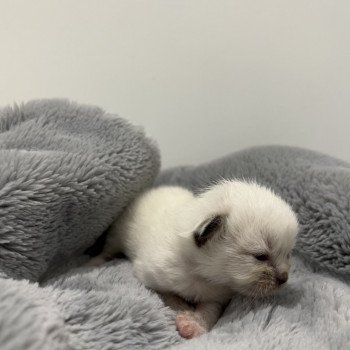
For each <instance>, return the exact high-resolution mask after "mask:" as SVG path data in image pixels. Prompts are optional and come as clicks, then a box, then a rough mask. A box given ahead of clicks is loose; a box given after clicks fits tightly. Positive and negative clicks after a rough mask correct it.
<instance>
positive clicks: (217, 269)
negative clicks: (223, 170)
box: [193, 182, 298, 297]
mask: <svg viewBox="0 0 350 350" xmlns="http://www.w3.org/2000/svg"><path fill="white" fill-rule="evenodd" d="M220 186H222V187H221V188H220ZM211 191H214V192H215V191H216V192H217V193H214V194H215V195H216V196H210V192H211ZM211 191H209V192H208V193H209V196H208V198H206V194H204V195H202V197H201V198H200V200H204V199H205V198H206V199H207V200H208V201H214V202H216V201H217V200H220V202H217V203H220V204H219V205H218V208H217V209H218V210H215V205H213V207H212V208H211V211H212V212H213V213H216V214H215V215H211V216H210V215H209V218H208V219H206V220H204V221H203V223H202V224H201V225H199V227H198V228H197V230H196V231H195V233H194V236H193V239H194V242H195V245H196V249H197V252H196V257H197V258H196V261H197V264H196V271H197V272H198V274H199V275H201V276H202V277H204V278H206V279H207V280H209V281H212V282H213V283H214V284H218V285H223V286H225V287H228V288H230V289H231V290H232V291H233V292H238V293H241V294H244V295H249V296H253V297H258V296H266V295H269V294H271V293H273V292H274V291H275V290H277V289H279V288H280V287H281V286H283V285H284V284H285V283H286V282H287V280H288V272H289V268H290V255H291V251H292V249H293V247H294V244H295V237H296V234H297V230H298V223H297V219H296V216H295V214H294V212H293V211H292V210H291V208H290V207H289V205H288V204H287V203H285V202H284V201H283V200H282V199H281V198H279V197H278V196H276V195H275V194H273V193H272V192H271V191H269V190H267V189H266V188H264V187H260V186H258V185H256V184H246V183H236V182H234V183H230V182H228V183H225V185H224V186H223V185H218V186H216V188H214V189H213V190H211ZM214 202H212V204H213V203H214ZM208 208H209V207H208ZM202 210H204V212H205V208H203V207H202ZM220 213H221V214H220Z"/></svg>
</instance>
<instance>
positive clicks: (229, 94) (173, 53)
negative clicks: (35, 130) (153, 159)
mask: <svg viewBox="0 0 350 350" xmlns="http://www.w3.org/2000/svg"><path fill="white" fill-rule="evenodd" d="M40 97H69V98H71V99H73V100H76V101H79V102H83V103H90V104H98V105H101V106H102V107H104V108H105V109H106V110H107V111H109V112H116V113H119V114H120V115H121V116H123V117H125V118H127V119H129V120H131V121H132V122H134V123H136V124H142V125H144V126H145V128H146V130H147V132H148V133H149V134H150V135H152V136H153V137H154V138H156V139H157V140H158V142H159V145H160V147H161V150H162V154H163V165H164V166H170V165H176V164H182V163H198V162H202V161H205V160H209V159H212V158H215V157H217V156H221V155H224V154H226V153H229V152H231V151H234V150H238V149H240V148H243V147H247V146H251V145H259V144H290V145H298V146H303V147H309V148H312V149H316V150H320V151H324V152H327V153H330V154H333V155H336V156H338V157H341V158H344V159H347V160H349V161H350V152H349V151H350V137H349V131H350V2H349V1H348V0H336V1H335V0H328V1H325V0H308V1H305V0H293V1H291V0H289V1H283V0H264V1H261V0H256V1H252V0H236V1H235V0H231V1H225V0H220V1H216V0H211V1H207V0H123V1H122V0H103V1H101V0H100V1H98V0H57V1H56V0H55V1H52V0H41V1H37V0H31V1H28V0H22V1H17V0H7V1H4V0H0V105H6V104H9V103H13V102H15V101H16V102H21V101H27V100H29V99H32V98H40Z"/></svg>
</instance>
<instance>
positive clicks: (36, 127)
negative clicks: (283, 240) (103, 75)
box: [0, 100, 350, 350]
mask: <svg viewBox="0 0 350 350" xmlns="http://www.w3.org/2000/svg"><path fill="white" fill-rule="evenodd" d="M0 159H1V161H2V172H1V174H0V220H1V225H0V271H1V272H0V273H1V275H2V278H0V348H1V349H2V350H10V349H11V350H15V349H16V350H17V349H19V350H21V349H28V350H31V349H33V350H34V349H50V350H55V349H145V348H149V349H164V348H169V347H173V348H174V349H259V350H261V349H303V348H308V349H318V350H320V349H349V348H350V347H349V344H350V260H349V256H350V234H349V232H350V231H349V220H350V203H349V202H350V166H349V164H347V163H345V162H342V161H339V160H336V159H333V158H331V157H328V156H324V155H320V154H318V153H315V152H311V151H306V150H301V149H295V148H288V147H261V148H255V149H250V150H246V151H242V152H238V153H235V154H232V155H231V156H228V157H226V158H223V159H220V160H217V161H214V162H211V163H208V164H205V165H202V166H198V167H182V168H177V169H171V170H168V171H165V172H163V173H162V174H161V175H160V176H159V177H158V178H157V180H156V185H161V184H180V185H184V186H186V187H189V188H191V189H193V190H195V191H197V190H200V189H201V188H202V187H203V186H206V185H208V184H210V183H212V182H213V181H216V180H218V179H219V178H222V177H224V178H233V177H234V178H246V179H252V178H253V179H256V180H257V181H258V182H260V183H263V184H266V185H268V186H270V187H272V188H273V189H274V190H275V191H276V192H278V193H280V194H281V195H282V196H283V197H284V198H285V199H286V200H287V201H288V202H290V203H291V204H292V205H293V207H294V209H295V210H296V212H297V213H298V218H299V220H300V223H301V232H300V235H299V239H298V244H297V247H296V255H295V257H294V262H295V264H294V267H293V271H292V274H291V280H290V283H289V285H288V286H287V287H286V288H284V289H283V290H281V291H280V292H279V293H278V294H276V295H275V296H273V297H270V298H267V299H264V300H256V301H252V300H250V299H248V298H242V297H239V296H236V297H234V298H233V299H232V301H231V303H230V304H229V306H228V307H227V309H226V311H225V313H224V315H223V316H222V317H221V319H220V320H219V322H218V324H217V325H216V327H215V328H214V329H213V330H212V331H211V332H210V333H209V334H207V335H204V336H203V337H200V338H197V339H194V340H191V341H186V340H182V339H180V338H179V336H178V335H177V333H176V330H175V325H174V314H173V312H172V311H171V310H169V309H168V308H166V307H165V306H164V305H163V304H162V302H161V300H160V299H159V297H158V296H157V295H156V294H155V293H154V292H152V291H150V290H147V289H146V288H145V287H144V286H143V285H141V284H140V283H139V282H138V281H137V280H136V279H135V277H134V276H133V273H132V269H131V264H130V263H129V262H128V261H127V260H123V259H118V260H115V261H112V262H110V263H108V264H106V265H105V266H103V267H101V268H87V267H80V268H71V269H69V267H70V265H72V266H73V265H74V264H75V263H76V261H77V260H76V258H79V257H81V256H82V253H83V252H84V250H85V249H86V248H87V247H89V246H90V245H91V244H92V243H93V242H94V241H95V240H96V238H97V237H98V236H100V235H101V234H102V233H103V231H104V230H105V229H106V228H107V227H108V225H109V224H110V223H111V222H112V221H113V219H114V218H115V217H116V216H117V215H118V213H120V211H121V210H122V208H123V207H124V206H125V205H126V204H127V203H128V202H129V201H130V200H131V199H132V198H133V197H134V196H135V195H136V194H137V193H139V192H140V191H141V190H142V189H143V188H145V187H147V186H149V185H150V184H151V182H152V181H153V180H154V178H155V176H156V174H157V171H158V167H159V156H158V151H157V149H156V148H155V147H154V145H153V144H152V142H150V141H149V140H148V139H147V138H146V137H145V136H144V134H143V133H142V132H141V131H138V130H136V129H135V128H134V127H132V126H130V125H129V124H128V123H126V122H125V121H123V120H122V119H120V118H117V117H115V116H111V115H108V114H105V113H104V112H103V111H102V110H100V109H98V108H95V107H87V106H79V105H76V104H71V103H69V102H67V101H55V100H54V101H52V100H48V101H35V102H31V103H29V104H27V105H24V106H21V107H20V108H17V107H16V108H6V109H2V110H0ZM83 259H84V258H81V261H83ZM73 262H74V263H73ZM58 269H61V270H62V271H63V270H64V271H65V272H64V273H61V274H60V275H57V273H58ZM53 276H55V277H53ZM39 280H40V281H41V283H40V285H39V284H38V283H37V281H39Z"/></svg>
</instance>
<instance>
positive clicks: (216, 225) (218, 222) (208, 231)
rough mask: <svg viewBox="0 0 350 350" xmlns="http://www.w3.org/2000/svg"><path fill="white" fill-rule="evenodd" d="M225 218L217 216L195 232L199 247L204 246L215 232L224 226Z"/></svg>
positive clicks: (195, 240)
mask: <svg viewBox="0 0 350 350" xmlns="http://www.w3.org/2000/svg"><path fill="white" fill-rule="evenodd" d="M222 224H223V218H222V217H221V216H219V215H218V216H215V217H214V218H212V219H211V220H210V221H208V222H206V223H204V224H203V226H201V227H200V229H199V230H197V231H196V232H195V233H194V242H195V243H196V246H197V247H198V248H200V247H202V246H203V245H204V244H205V243H207V241H208V240H209V239H211V238H212V237H213V236H214V234H215V233H216V232H217V231H218V230H219V229H220V228H221V227H222Z"/></svg>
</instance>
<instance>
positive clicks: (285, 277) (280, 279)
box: [276, 272, 288, 286]
mask: <svg viewBox="0 0 350 350" xmlns="http://www.w3.org/2000/svg"><path fill="white" fill-rule="evenodd" d="M287 281H288V272H282V273H280V274H278V275H277V277H276V282H277V284H278V285H279V286H280V285H282V284H284V283H286V282H287Z"/></svg>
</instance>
